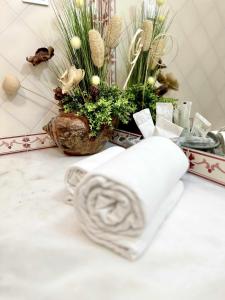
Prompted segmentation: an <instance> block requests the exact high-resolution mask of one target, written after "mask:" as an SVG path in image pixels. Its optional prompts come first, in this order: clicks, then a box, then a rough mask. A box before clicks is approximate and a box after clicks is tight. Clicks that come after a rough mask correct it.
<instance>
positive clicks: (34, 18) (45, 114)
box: [0, 0, 57, 137]
mask: <svg viewBox="0 0 225 300" xmlns="http://www.w3.org/2000/svg"><path fill="white" fill-rule="evenodd" d="M0 8H1V9H0V45H1V46H0V81H2V79H3V77H4V76H5V74H8V73H9V74H14V75H16V76H17V77H18V78H19V80H20V81H21V84H22V86H24V87H26V88H28V89H31V90H34V91H36V92H37V93H39V94H41V95H44V96H45V97H46V98H47V99H49V100H52V88H53V86H55V84H56V82H55V76H54V74H53V73H52V72H51V71H49V68H48V66H47V64H46V63H44V64H41V65H39V66H36V67H33V66H32V65H31V64H29V63H27V62H26V57H27V56H30V55H33V54H34V52H35V51H36V49H37V48H39V47H43V46H48V44H47V45H46V43H49V44H52V43H53V44H54V43H55V41H56V40H57V34H56V31H55V26H54V25H55V24H54V18H53V12H52V11H51V9H50V8H49V7H44V6H38V5H29V4H25V3H22V1H21V0H0ZM55 110H56V106H55V105H54V104H52V103H51V102H49V101H48V100H45V99H43V98H41V97H38V96H37V95H34V94H32V93H30V92H29V91H26V90H24V89H22V88H21V89H20V90H19V93H18V95H17V96H16V97H14V98H10V97H8V96H6V95H5V94H4V92H3V91H2V89H0V137H6V136H15V135H21V134H29V133H33V132H40V131H41V128H42V126H43V125H44V123H45V122H46V121H47V120H49V119H50V118H51V116H53V115H54V111H55Z"/></svg>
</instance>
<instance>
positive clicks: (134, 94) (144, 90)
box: [126, 84, 177, 121]
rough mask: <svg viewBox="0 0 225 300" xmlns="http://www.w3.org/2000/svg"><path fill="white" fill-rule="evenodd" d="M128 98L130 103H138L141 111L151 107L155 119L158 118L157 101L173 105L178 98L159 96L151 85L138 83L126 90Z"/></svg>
mask: <svg viewBox="0 0 225 300" xmlns="http://www.w3.org/2000/svg"><path fill="white" fill-rule="evenodd" d="M126 98H127V99H128V102H129V103H134V104H135V105H136V111H140V110H142V109H144V108H149V109H150V111H151V114H152V118H153V121H155V119H156V103H157V102H164V103H165V102H169V103H172V104H173V105H175V104H176V102H177V100H176V99H173V98H164V97H159V96H157V95H156V94H155V92H154V90H153V89H152V87H151V86H150V85H146V86H144V85H142V84H136V85H133V86H131V87H129V88H127V90H126Z"/></svg>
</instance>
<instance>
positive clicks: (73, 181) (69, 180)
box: [65, 146, 125, 195]
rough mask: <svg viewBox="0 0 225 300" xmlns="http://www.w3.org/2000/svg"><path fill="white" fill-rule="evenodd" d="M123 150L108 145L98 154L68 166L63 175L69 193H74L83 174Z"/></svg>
mask: <svg viewBox="0 0 225 300" xmlns="http://www.w3.org/2000/svg"><path fill="white" fill-rule="evenodd" d="M123 151H125V149H124V148H122V147H119V146H114V147H110V148H108V149H106V150H104V151H102V152H100V153H98V154H95V155H92V156H90V157H88V158H86V159H82V160H80V161H78V162H76V163H75V164H73V165H72V166H71V167H69V169H68V170H67V172H66V175H65V184H66V188H67V190H68V191H69V193H70V194H71V195H73V194H74V190H75V188H76V186H77V185H78V183H79V182H80V181H81V179H82V178H83V176H84V175H86V174H87V173H89V172H91V171H93V170H94V169H96V168H97V167H99V166H100V165H102V164H104V163H106V162H107V161H109V160H110V159H112V158H113V157H115V156H116V155H118V154H120V153H122V152H123Z"/></svg>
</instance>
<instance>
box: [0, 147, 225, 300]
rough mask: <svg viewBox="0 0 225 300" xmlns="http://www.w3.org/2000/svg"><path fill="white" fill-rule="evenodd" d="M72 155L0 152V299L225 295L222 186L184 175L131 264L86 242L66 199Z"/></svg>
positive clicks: (172, 299) (182, 299)
mask: <svg viewBox="0 0 225 300" xmlns="http://www.w3.org/2000/svg"><path fill="white" fill-rule="evenodd" d="M78 159H82V158H81V157H77V158H76V157H67V156H64V155H63V154H62V153H60V152H59V151H58V149H56V148H53V149H48V150H40V151H33V152H28V153H21V154H15V155H7V156H2V157H0V299H2V300H31V299H32V300H62V299H65V300H72V299H73V300H74V299H78V300H90V299H94V300H95V299H96V300H106V299H107V300H139V299H140V300H150V299H154V300H165V299H168V300H186V299H187V300H203V299H204V300H224V299H225V284H224V283H225V188H224V187H221V186H218V185H216V184H213V183H210V182H208V181H204V180H202V179H200V178H198V177H195V176H193V175H190V174H187V175H186V176H185V177H184V183H185V192H184V195H183V198H182V200H181V201H180V203H179V204H178V206H177V207H176V208H175V210H174V212H173V213H172V215H171V216H170V217H169V219H168V220H167V222H166V223H165V225H164V226H163V227H162V228H161V230H160V232H159V234H158V235H157V237H156V238H155V240H154V242H153V243H152V245H151V247H150V249H149V250H148V251H147V253H146V254H145V255H144V256H143V257H142V258H141V259H140V260H138V261H137V262H132V263H131V262H129V261H126V260H124V259H123V258H120V257H118V256H116V255H115V254H113V253H111V252H110V251H108V250H106V249H104V248H101V247H100V246H97V245H95V244H93V243H92V242H90V241H89V240H88V239H87V238H86V237H85V236H84V235H83V234H82V232H81V231H80V228H79V226H78V224H77V223H76V217H75V214H74V209H73V207H71V206H70V205H68V204H67V203H66V202H65V198H66V191H65V189H64V181H63V180H64V174H65V171H66V169H67V167H69V166H70V165H71V164H72V163H74V162H75V161H76V160H78Z"/></svg>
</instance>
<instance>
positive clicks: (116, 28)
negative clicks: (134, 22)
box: [106, 16, 123, 49]
mask: <svg viewBox="0 0 225 300" xmlns="http://www.w3.org/2000/svg"><path fill="white" fill-rule="evenodd" d="M122 27H123V24H122V18H121V17H119V16H113V17H112V18H111V19H110V21H109V25H108V30H107V34H106V47H108V48H111V49H113V48H116V47H117V46H118V45H119V42H120V37H121V34H122Z"/></svg>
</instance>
